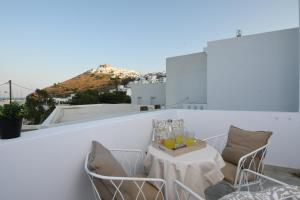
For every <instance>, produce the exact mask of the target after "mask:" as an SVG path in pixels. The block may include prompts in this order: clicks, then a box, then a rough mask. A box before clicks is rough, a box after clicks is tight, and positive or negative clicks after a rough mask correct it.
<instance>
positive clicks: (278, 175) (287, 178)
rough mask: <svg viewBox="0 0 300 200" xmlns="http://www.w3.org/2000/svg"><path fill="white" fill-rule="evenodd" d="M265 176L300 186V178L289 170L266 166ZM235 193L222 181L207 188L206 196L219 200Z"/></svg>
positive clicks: (209, 199)
mask: <svg viewBox="0 0 300 200" xmlns="http://www.w3.org/2000/svg"><path fill="white" fill-rule="evenodd" d="M264 174H265V175H267V176H269V177H272V178H274V179H277V180H280V181H282V182H285V183H288V184H291V185H297V186H300V177H297V176H296V175H294V174H293V173H292V172H291V171H289V170H287V169H284V168H278V167H272V166H265V170H264ZM233 191H234V190H233V189H232V188H231V187H230V186H229V185H228V184H227V183H226V182H224V181H221V182H220V183H218V184H217V185H214V186H211V187H209V188H207V189H206V191H205V196H206V199H207V200H217V199H219V198H221V197H223V196H225V195H227V194H229V193H231V192H233Z"/></svg>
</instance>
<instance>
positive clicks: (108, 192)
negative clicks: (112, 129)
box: [89, 141, 162, 200]
mask: <svg viewBox="0 0 300 200" xmlns="http://www.w3.org/2000/svg"><path fill="white" fill-rule="evenodd" d="M89 169H90V170H91V171H93V172H95V173H97V174H99V175H103V176H119V177H127V174H126V172H125V171H124V169H123V168H122V166H121V164H120V163H119V162H118V161H117V160H116V159H115V158H114V156H113V155H112V154H111V152H110V151H109V150H108V149H106V148H105V147H104V146H103V145H102V144H100V143H99V142H96V141H93V142H92V151H91V154H90V157H89ZM114 182H115V183H116V185H117V186H118V185H119V183H120V182H119V181H114ZM94 183H95V186H96V188H97V190H98V192H99V194H100V196H101V198H102V199H103V200H111V199H112V197H113V194H114V193H115V191H116V189H115V188H114V186H113V185H112V183H111V182H109V181H107V180H103V179H94ZM138 184H139V185H141V182H138ZM120 191H121V192H122V194H123V196H124V198H125V199H128V200H129V199H136V196H137V194H138V188H137V186H136V185H135V184H134V183H133V182H131V181H124V182H123V183H122V185H121V187H120ZM143 192H144V194H145V196H146V198H147V199H149V200H150V199H155V196H156V194H157V192H158V190H157V188H155V187H154V186H153V185H151V184H149V183H145V184H144V186H143ZM115 199H122V198H121V197H120V195H119V194H118V195H117V196H116V197H115ZM139 199H143V197H142V196H141V195H140V196H139V198H138V200H139ZM158 199H162V196H161V195H160V196H159V198H158Z"/></svg>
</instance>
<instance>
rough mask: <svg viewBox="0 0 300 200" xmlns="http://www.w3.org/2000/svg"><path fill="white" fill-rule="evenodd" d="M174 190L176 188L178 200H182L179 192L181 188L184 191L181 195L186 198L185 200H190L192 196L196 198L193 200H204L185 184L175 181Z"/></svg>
mask: <svg viewBox="0 0 300 200" xmlns="http://www.w3.org/2000/svg"><path fill="white" fill-rule="evenodd" d="M174 188H175V192H176V196H177V199H179V200H180V199H181V198H180V197H181V196H180V193H179V191H178V189H179V188H180V189H181V191H182V193H181V194H182V195H183V196H184V199H190V197H191V196H192V197H194V198H193V199H197V200H204V199H203V198H202V197H200V196H199V195H198V194H197V193H195V192H194V191H193V190H191V188H189V187H187V186H186V185H184V184H183V183H181V182H180V181H178V180H175V181H174Z"/></svg>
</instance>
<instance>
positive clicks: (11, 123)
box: [0, 118, 23, 139]
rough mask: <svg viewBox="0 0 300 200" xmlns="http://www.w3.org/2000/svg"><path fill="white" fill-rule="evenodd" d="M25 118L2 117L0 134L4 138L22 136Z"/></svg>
mask: <svg viewBox="0 0 300 200" xmlns="http://www.w3.org/2000/svg"><path fill="white" fill-rule="evenodd" d="M22 121H23V119H22V118H21V119H0V136H1V138H2V139H11V138H17V137H20V134H21V128H22Z"/></svg>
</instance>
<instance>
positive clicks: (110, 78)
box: [45, 64, 165, 97]
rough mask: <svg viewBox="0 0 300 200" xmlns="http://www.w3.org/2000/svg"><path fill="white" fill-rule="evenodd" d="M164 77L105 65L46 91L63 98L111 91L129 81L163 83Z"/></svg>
mask: <svg viewBox="0 0 300 200" xmlns="http://www.w3.org/2000/svg"><path fill="white" fill-rule="evenodd" d="M164 77H165V74H164V73H161V72H159V73H149V74H145V75H142V74H141V73H139V72H136V71H133V70H127V69H121V68H116V67H113V66H111V65H108V64H103V65H100V66H99V67H97V68H94V69H91V70H88V71H86V72H84V73H83V74H80V75H78V76H76V77H74V78H71V79H69V80H66V81H64V82H61V83H56V84H54V85H52V86H50V87H47V88H45V90H46V91H47V92H48V93H49V94H50V95H52V96H55V97H63V96H68V95H70V94H72V93H76V92H79V91H85V90H87V89H101V90H110V89H114V88H116V87H117V86H118V85H127V84H128V82H129V81H138V80H146V81H149V82H154V81H156V80H159V81H161V79H163V78H164Z"/></svg>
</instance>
